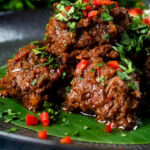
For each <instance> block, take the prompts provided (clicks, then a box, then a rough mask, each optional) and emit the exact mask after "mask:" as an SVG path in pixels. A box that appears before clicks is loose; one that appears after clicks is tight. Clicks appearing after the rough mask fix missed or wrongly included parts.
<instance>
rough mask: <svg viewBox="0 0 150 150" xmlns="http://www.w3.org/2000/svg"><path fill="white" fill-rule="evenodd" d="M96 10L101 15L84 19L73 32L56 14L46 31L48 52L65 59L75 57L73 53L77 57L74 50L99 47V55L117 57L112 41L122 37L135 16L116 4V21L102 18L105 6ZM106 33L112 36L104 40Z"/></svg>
mask: <svg viewBox="0 0 150 150" xmlns="http://www.w3.org/2000/svg"><path fill="white" fill-rule="evenodd" d="M56 5H57V4H55V5H54V9H56ZM95 9H97V10H98V11H99V14H98V16H95V17H94V18H88V17H83V18H81V19H80V20H79V23H78V26H77V29H76V31H75V32H73V33H71V32H70V29H69V27H68V25H67V23H65V22H62V21H59V20H57V19H56V18H55V15H53V17H52V18H51V20H50V21H49V23H48V26H47V29H46V33H45V35H46V36H47V38H46V40H45V42H46V43H47V45H48V51H50V52H52V53H53V54H55V55H59V56H62V57H64V58H65V61H67V59H68V58H69V57H72V56H73V55H72V54H71V53H74V56H75V54H76V53H75V51H79V50H80V51H82V50H84V49H86V50H88V51H89V50H91V49H99V50H100V52H97V53H96V54H97V56H106V57H108V58H113V59H114V58H117V57H118V53H117V52H116V51H115V50H113V49H112V48H111V44H113V43H114V42H116V41H119V40H120V37H121V35H122V33H123V31H124V30H126V29H127V27H128V26H129V24H130V23H131V20H132V18H131V17H130V16H129V14H128V13H127V11H126V9H125V8H122V7H117V8H113V9H111V11H110V14H111V15H112V16H113V18H114V22H110V21H102V20H101V13H102V12H104V11H105V9H104V7H98V8H95ZM107 34H109V35H110V38H109V39H106V41H105V40H104V39H105V36H106V35H107ZM103 45H104V46H103ZM104 47H105V48H104ZM91 53H92V52H91ZM93 53H94V52H93ZM96 54H95V55H96ZM75 57H76V56H75Z"/></svg>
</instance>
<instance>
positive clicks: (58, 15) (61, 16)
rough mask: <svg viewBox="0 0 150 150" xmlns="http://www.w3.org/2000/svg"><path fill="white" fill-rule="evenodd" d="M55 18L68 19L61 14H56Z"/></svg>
mask: <svg viewBox="0 0 150 150" xmlns="http://www.w3.org/2000/svg"><path fill="white" fill-rule="evenodd" d="M55 18H56V19H57V20H59V21H68V19H67V17H66V16H64V15H62V14H60V13H59V14H57V15H56V16H55Z"/></svg>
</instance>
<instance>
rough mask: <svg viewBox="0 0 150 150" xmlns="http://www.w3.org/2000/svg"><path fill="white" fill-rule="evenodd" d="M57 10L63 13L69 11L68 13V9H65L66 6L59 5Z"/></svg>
mask: <svg viewBox="0 0 150 150" xmlns="http://www.w3.org/2000/svg"><path fill="white" fill-rule="evenodd" d="M56 8H57V9H58V10H59V11H62V12H65V13H67V11H66V9H65V6H64V5H61V4H58V5H57V6H56Z"/></svg>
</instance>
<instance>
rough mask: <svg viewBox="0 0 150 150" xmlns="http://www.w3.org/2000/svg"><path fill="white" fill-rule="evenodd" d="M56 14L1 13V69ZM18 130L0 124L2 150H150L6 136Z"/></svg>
mask: <svg viewBox="0 0 150 150" xmlns="http://www.w3.org/2000/svg"><path fill="white" fill-rule="evenodd" d="M51 14H52V10H36V11H21V12H6V13H0V66H2V65H4V64H6V63H7V59H8V58H10V57H11V56H12V55H13V54H14V53H15V52H17V51H18V48H19V47H22V46H24V45H25V44H28V43H29V42H31V41H34V40H41V39H42V38H43V36H44V32H45V25H46V23H47V22H48V20H49V17H50V15H51ZM12 126H13V127H14V125H12V124H6V123H4V122H3V120H0V150H26V149H28V150H30V149H32V150H41V149H42V150H48V149H51V150H88V149H91V150H94V149H100V150H108V149H109V150H147V149H150V145H110V144H93V143H85V142H76V141H75V142H74V143H73V144H71V145H70V146H64V145H60V144H59V138H56V137H52V136H49V139H48V140H46V141H43V140H39V139H37V133H36V132H34V131H31V130H27V129H24V128H20V127H19V130H18V131H17V132H16V133H13V134H8V133H5V132H3V131H4V130H6V129H9V128H11V127H12Z"/></svg>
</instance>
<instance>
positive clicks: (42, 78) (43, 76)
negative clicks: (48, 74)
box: [40, 74, 45, 82]
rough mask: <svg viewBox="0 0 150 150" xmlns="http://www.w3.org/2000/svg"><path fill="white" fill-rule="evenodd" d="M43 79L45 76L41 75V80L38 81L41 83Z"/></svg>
mask: <svg viewBox="0 0 150 150" xmlns="http://www.w3.org/2000/svg"><path fill="white" fill-rule="evenodd" d="M44 78H45V75H44V74H43V75H42V77H41V79H40V82H42V81H43V80H44Z"/></svg>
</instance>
